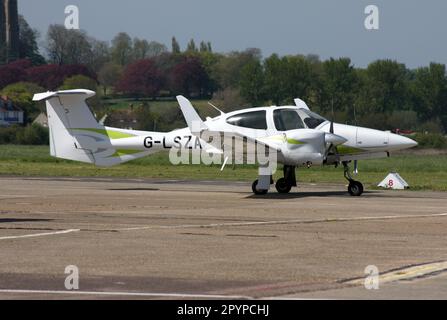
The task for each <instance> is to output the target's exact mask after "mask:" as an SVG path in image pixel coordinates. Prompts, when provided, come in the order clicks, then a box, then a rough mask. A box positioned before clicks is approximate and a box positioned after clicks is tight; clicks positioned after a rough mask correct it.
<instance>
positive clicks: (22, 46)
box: [19, 15, 45, 65]
mask: <svg viewBox="0 0 447 320" xmlns="http://www.w3.org/2000/svg"><path fill="white" fill-rule="evenodd" d="M37 37H38V33H37V31H35V30H33V29H31V27H30V26H29V24H28V23H27V22H26V20H25V18H24V17H23V16H22V15H19V57H20V59H25V58H27V59H30V60H31V62H32V63H33V65H40V64H44V63H45V59H44V58H43V57H42V56H41V55H40V53H39V47H38V46H37V40H36V39H37Z"/></svg>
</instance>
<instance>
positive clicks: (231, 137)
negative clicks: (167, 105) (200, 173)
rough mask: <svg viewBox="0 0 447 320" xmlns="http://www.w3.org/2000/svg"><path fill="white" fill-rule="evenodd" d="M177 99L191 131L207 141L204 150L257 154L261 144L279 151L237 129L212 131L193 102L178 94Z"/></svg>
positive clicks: (268, 150)
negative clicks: (236, 130)
mask: <svg viewBox="0 0 447 320" xmlns="http://www.w3.org/2000/svg"><path fill="white" fill-rule="evenodd" d="M177 101H178V103H179V105H180V109H181V110H182V113H183V116H184V117H185V120H186V123H187V124H188V127H189V129H190V130H191V133H192V134H193V135H195V136H198V137H199V138H200V139H202V140H203V141H205V142H206V145H205V146H204V147H203V150H205V151H206V152H209V153H227V154H228V153H230V152H231V154H232V155H234V156H235V157H243V156H244V155H249V154H256V152H257V150H258V149H257V148H259V147H260V146H261V147H262V148H264V150H265V151H266V152H270V151H275V152H279V151H280V150H279V148H278V147H277V146H275V145H274V144H272V143H269V142H266V141H263V140H262V138H261V139H257V138H252V137H248V136H246V135H243V134H241V133H238V132H235V131H212V130H210V129H209V128H208V126H207V125H206V124H205V123H204V122H203V121H202V119H201V118H200V116H199V115H198V114H197V112H196V110H195V109H194V107H193V106H192V104H191V102H190V101H189V100H188V99H186V98H185V97H183V96H177Z"/></svg>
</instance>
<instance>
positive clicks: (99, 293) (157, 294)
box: [0, 289, 253, 300]
mask: <svg viewBox="0 0 447 320" xmlns="http://www.w3.org/2000/svg"><path fill="white" fill-rule="evenodd" d="M0 293H17V294H18V293H22V294H62V295H64V294H72V295H76V294H78V295H95V296H132V297H171V298H204V299H244V300H251V299H253V298H252V297H248V296H226V295H213V294H192V293H163V292H116V291H78V290H67V291H63V290H14V289H0Z"/></svg>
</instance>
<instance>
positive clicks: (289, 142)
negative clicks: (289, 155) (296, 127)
mask: <svg viewBox="0 0 447 320" xmlns="http://www.w3.org/2000/svg"><path fill="white" fill-rule="evenodd" d="M287 143H288V144H304V142H301V141H298V140H296V139H290V138H289V139H287Z"/></svg>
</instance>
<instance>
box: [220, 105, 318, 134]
mask: <svg viewBox="0 0 447 320" xmlns="http://www.w3.org/2000/svg"><path fill="white" fill-rule="evenodd" d="M268 116H273V122H272V123H273V124H274V126H275V127H274V129H276V130H277V131H288V130H294V129H304V128H310V129H315V128H316V127H318V126H319V125H320V124H322V123H323V122H325V121H327V120H326V119H325V118H323V117H322V116H320V115H318V114H316V113H314V112H312V111H310V110H306V109H297V108H277V109H274V110H273V113H271V112H268V113H267V111H266V110H256V111H248V112H242V113H238V114H236V115H233V116H230V117H228V118H227V120H226V121H227V123H228V124H231V125H233V126H238V127H243V128H250V129H258V130H267V128H268V123H269V121H268V119H267V117H268ZM272 129H273V128H272Z"/></svg>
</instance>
